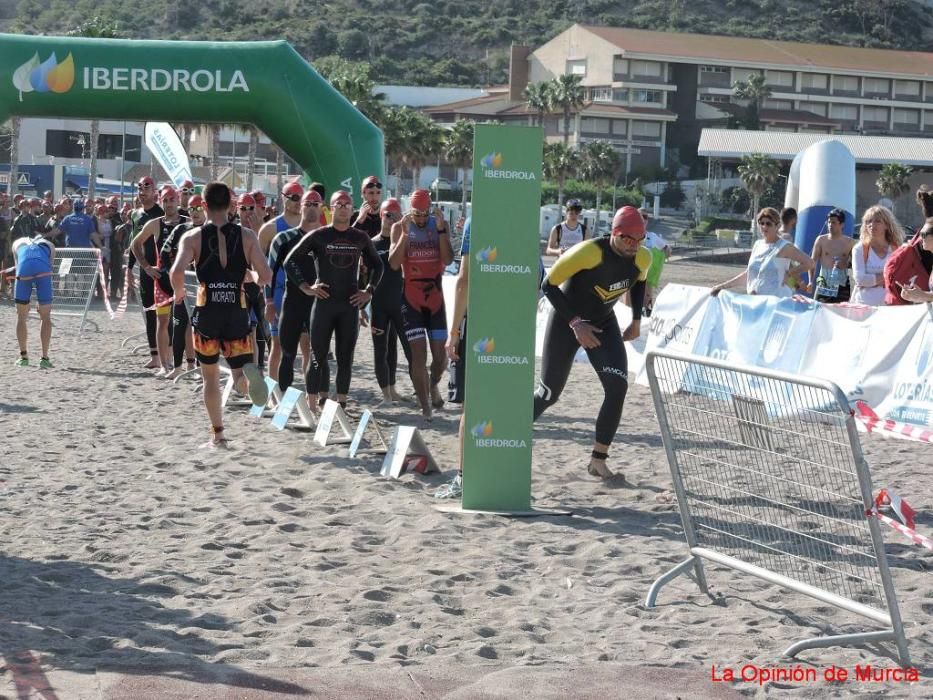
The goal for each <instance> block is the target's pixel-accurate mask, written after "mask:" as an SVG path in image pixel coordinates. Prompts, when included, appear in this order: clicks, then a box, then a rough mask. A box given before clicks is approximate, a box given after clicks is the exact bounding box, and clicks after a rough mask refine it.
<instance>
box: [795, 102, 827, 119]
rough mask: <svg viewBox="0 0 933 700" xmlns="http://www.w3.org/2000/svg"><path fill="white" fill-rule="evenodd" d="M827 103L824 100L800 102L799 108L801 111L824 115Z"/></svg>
mask: <svg viewBox="0 0 933 700" xmlns="http://www.w3.org/2000/svg"><path fill="white" fill-rule="evenodd" d="M826 108H827V104H826V103H825V102H801V103H800V107H799V108H798V109H800V110H801V111H803V112H812V113H813V114H819V115H820V116H821V117H825V116H826V114H827V109H826Z"/></svg>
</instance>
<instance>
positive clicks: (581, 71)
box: [566, 58, 586, 77]
mask: <svg viewBox="0 0 933 700" xmlns="http://www.w3.org/2000/svg"><path fill="white" fill-rule="evenodd" d="M566 73H567V75H579V76H581V77H585V76H586V59H585V58H581V59H578V60H574V61H567V70H566Z"/></svg>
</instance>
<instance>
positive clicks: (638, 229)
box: [612, 206, 645, 236]
mask: <svg viewBox="0 0 933 700" xmlns="http://www.w3.org/2000/svg"><path fill="white" fill-rule="evenodd" d="M612 235H613V236H644V235H645V220H644V219H643V218H642V216H641V214H639V213H638V210H637V209H636V208H635V207H630V206H624V207H622V208H621V209H619V211H617V212H616V215H615V216H614V217H612Z"/></svg>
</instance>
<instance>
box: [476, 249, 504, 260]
mask: <svg viewBox="0 0 933 700" xmlns="http://www.w3.org/2000/svg"><path fill="white" fill-rule="evenodd" d="M498 255H499V253H498V251H497V250H496V248H495V246H487V247H485V248H483V249H482V250H481V251H479V252H478V253H477V254H476V259H477V261H479V262H490V263H491V262H495V261H496V257H497V256H498Z"/></svg>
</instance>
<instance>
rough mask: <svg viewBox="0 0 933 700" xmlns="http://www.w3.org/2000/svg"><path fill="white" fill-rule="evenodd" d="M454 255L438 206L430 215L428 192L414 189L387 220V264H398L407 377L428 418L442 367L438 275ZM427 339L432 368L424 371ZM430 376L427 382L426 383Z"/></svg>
mask: <svg viewBox="0 0 933 700" xmlns="http://www.w3.org/2000/svg"><path fill="white" fill-rule="evenodd" d="M453 259H454V253H453V249H452V248H451V246H450V230H449V229H448V228H447V222H446V221H444V215H443V214H442V213H441V210H440V209H435V210H434V215H433V216H431V195H430V193H428V191H427V190H415V191H414V192H412V195H411V198H410V199H409V212H408V213H407V214H406V215H405V216H404V217H402V220H401V221H400V222H398V223H397V224H395V225H393V226H392V247H391V248H390V250H389V264H390V265H391V266H392V267H393V268H394V269H396V270H398V269H399V268H401V269H402V276H403V278H404V292H403V297H402V318H403V319H404V322H405V336H406V337H407V338H408V344H409V346H410V348H411V363H410V368H411V381H412V384H414V385H415V393H416V394H417V395H418V401H419V402H420V403H421V415H422V416H423V418H424V419H425V420H431V415H432V412H431V407H432V406H433V407H434V408H440V407H441V406H443V405H444V399H443V397H442V396H441V392H440V390H439V389H438V386H437V385H438V382H440V380H441V378H442V377H443V376H444V370H445V369H446V368H447V353H446V351H445V349H444V347H445V345H446V344H447V314H446V312H445V309H444V290H443V287H442V285H441V278H442V276H443V274H444V268H445V267H447V266H448V265H449V264H450V263H451V261H452V260H453ZM428 344H430V346H431V369H430V377H429V376H428V368H427V363H428ZM429 382H430V384H429Z"/></svg>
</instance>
